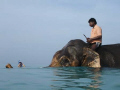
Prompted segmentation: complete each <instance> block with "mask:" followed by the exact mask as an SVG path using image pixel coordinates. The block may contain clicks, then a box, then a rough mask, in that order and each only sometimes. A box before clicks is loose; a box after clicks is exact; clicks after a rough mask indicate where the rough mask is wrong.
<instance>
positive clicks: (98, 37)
mask: <svg viewBox="0 0 120 90" xmlns="http://www.w3.org/2000/svg"><path fill="white" fill-rule="evenodd" d="M101 38H102V35H98V36H96V37H94V38H90V39H91V40H99V39H101Z"/></svg>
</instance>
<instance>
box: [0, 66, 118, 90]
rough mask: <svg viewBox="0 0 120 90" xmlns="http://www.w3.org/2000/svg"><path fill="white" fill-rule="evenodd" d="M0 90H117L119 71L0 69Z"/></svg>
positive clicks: (113, 69) (36, 68) (71, 68)
mask: <svg viewBox="0 0 120 90" xmlns="http://www.w3.org/2000/svg"><path fill="white" fill-rule="evenodd" d="M0 90H120V69H116V68H102V69H94V68H87V67H63V68H42V67H34V68H33V67H25V68H17V67H15V68H13V69H6V68H0Z"/></svg>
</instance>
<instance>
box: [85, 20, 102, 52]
mask: <svg viewBox="0 0 120 90" xmlns="http://www.w3.org/2000/svg"><path fill="white" fill-rule="evenodd" d="M88 23H89V25H90V27H92V30H91V36H90V38H87V42H88V43H90V45H91V49H92V50H94V51H96V50H97V48H99V47H100V46H101V44H102V29H101V28H100V27H99V26H98V25H97V21H96V20H95V19H94V18H91V19H89V21H88Z"/></svg>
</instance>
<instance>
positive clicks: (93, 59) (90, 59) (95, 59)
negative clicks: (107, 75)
mask: <svg viewBox="0 0 120 90" xmlns="http://www.w3.org/2000/svg"><path fill="white" fill-rule="evenodd" d="M83 56H84V58H83V61H82V65H81V66H88V67H94V68H98V67H101V66H100V57H99V54H98V53H97V52H95V51H93V50H92V49H90V48H83Z"/></svg>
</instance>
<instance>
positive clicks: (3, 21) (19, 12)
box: [0, 0, 120, 67]
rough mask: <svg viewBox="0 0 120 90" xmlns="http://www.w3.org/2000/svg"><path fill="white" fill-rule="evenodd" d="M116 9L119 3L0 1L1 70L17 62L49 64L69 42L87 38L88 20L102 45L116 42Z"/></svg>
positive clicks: (119, 20) (119, 22)
mask: <svg viewBox="0 0 120 90" xmlns="http://www.w3.org/2000/svg"><path fill="white" fill-rule="evenodd" d="M119 9H120V0H0V67H1V66H5V64H7V63H11V64H12V65H13V66H17V62H18V60H21V61H22V62H23V63H25V65H26V66H30V65H34V66H35V65H37V66H47V65H49V64H50V62H51V60H52V57H53V55H54V53H55V52H56V51H57V50H59V49H61V48H62V47H63V46H64V45H65V44H67V42H68V41H69V40H71V39H82V40H84V41H85V38H84V36H83V34H85V35H86V36H88V37H89V36H90V32H91V27H89V25H88V20H89V19H90V18H91V17H94V18H96V20H97V22H98V25H99V26H100V27H101V28H102V30H103V31H102V32H103V44H114V43H119V42H120V40H119V37H120V36H119V35H120V10H119ZM1 64H2V65H1Z"/></svg>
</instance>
